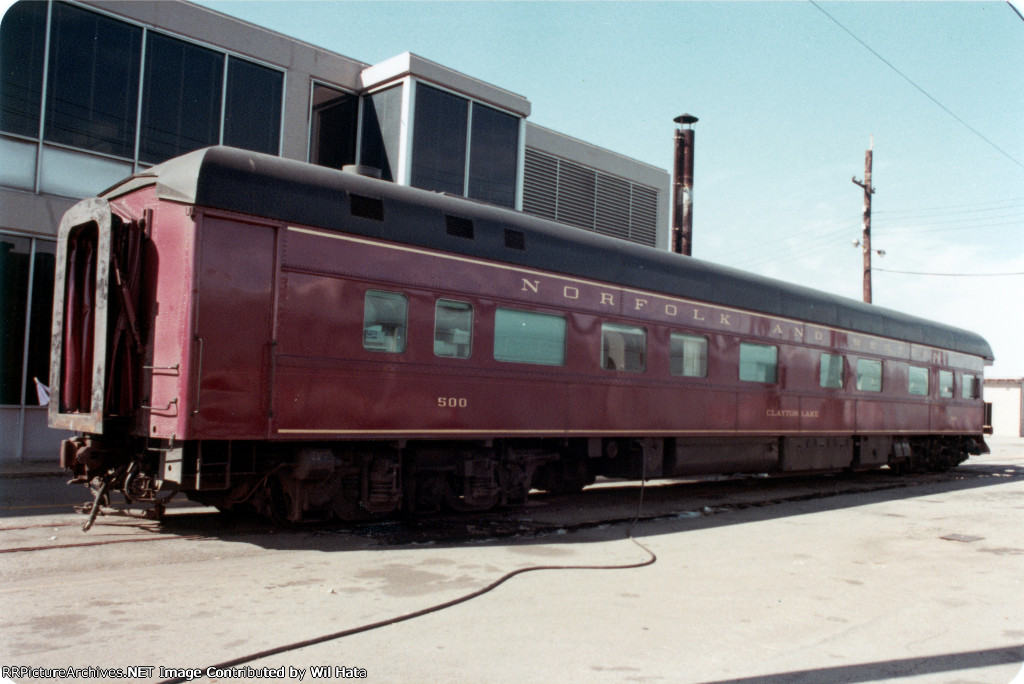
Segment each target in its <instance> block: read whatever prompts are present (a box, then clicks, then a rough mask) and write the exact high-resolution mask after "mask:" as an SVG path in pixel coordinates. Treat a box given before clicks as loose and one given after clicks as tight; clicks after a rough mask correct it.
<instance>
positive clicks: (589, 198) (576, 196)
mask: <svg viewBox="0 0 1024 684" xmlns="http://www.w3.org/2000/svg"><path fill="white" fill-rule="evenodd" d="M596 190H597V173H596V172H595V171H594V170H593V169H588V168H587V167H585V166H583V165H581V164H574V163H573V162H569V161H565V160H564V159H562V160H559V167H558V220H559V221H562V222H563V223H568V224H570V225H573V226H579V227H580V228H586V229H587V230H593V229H594V210H595V208H596V204H597V202H596V199H597V198H596Z"/></svg>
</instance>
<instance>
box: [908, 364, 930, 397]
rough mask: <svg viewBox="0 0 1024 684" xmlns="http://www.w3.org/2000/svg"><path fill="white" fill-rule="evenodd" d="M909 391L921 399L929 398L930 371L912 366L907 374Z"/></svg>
mask: <svg viewBox="0 0 1024 684" xmlns="http://www.w3.org/2000/svg"><path fill="white" fill-rule="evenodd" d="M907 391H908V392H910V394H914V395H917V396H919V397H927V396H928V369H927V368H922V367H920V366H911V367H910V372H909V373H908V374H907Z"/></svg>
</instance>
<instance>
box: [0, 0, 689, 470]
mask: <svg viewBox="0 0 1024 684" xmlns="http://www.w3.org/2000/svg"><path fill="white" fill-rule="evenodd" d="M529 114H530V102H529V101H528V100H527V99H526V98H525V97H523V96H521V95H517V94H515V93H511V92H509V91H507V90H504V89H502V88H500V87H498V86H496V85H492V84H489V83H484V82H482V81H480V80H478V79H474V78H472V77H470V76H467V75H465V74H462V73H459V72H457V71H455V70H453V69H450V68H448V67H445V66H442V65H440V64H437V63H435V62H431V61H430V60H427V59H423V58H421V57H419V56H417V55H414V54H409V53H405V54H402V55H398V56H396V57H394V58H392V59H389V60H386V61H384V62H381V63H379V64H375V65H371V64H366V63H364V62H360V61H358V60H356V59H352V58H349V57H345V56H342V55H339V54H337V53H333V52H330V51H328V50H324V49H321V48H318V47H316V46H313V45H310V44H308V43H304V42H301V41H297V40H295V39H293V38H290V37H288V36H285V35H282V34H280V33H276V32H273V31H270V30H267V29H264V28H261V27H258V26H254V25H252V24H249V23H246V22H243V21H239V20H237V19H233V18H231V17H228V16H226V15H223V14H220V13H218V12H214V11H212V10H209V9H206V8H204V7H200V6H198V5H193V4H191V3H188V2H182V1H179V0H135V1H133V2H103V1H85V2H71V1H58V0H47V1H40V0H32V1H27V2H26V1H22V2H16V3H15V4H13V5H12V6H11V7H10V8H9V9H8V10H7V12H6V13H5V15H4V17H3V21H2V25H0V160H2V162H0V459H2V460H36V459H54V460H55V459H56V456H57V451H56V449H57V445H58V444H59V441H60V440H61V439H62V438H63V435H61V434H60V433H58V432H56V431H51V430H48V429H47V428H46V412H45V410H44V409H42V408H41V407H40V405H39V402H40V397H39V394H38V391H37V382H36V381H37V380H38V381H39V383H41V384H44V385H45V384H46V383H47V382H48V378H47V377H46V375H47V373H48V367H49V359H48V357H49V334H50V333H49V330H50V317H51V308H52V297H53V295H52V286H53V270H54V252H55V246H56V232H57V226H58V224H59V222H60V217H61V216H62V215H63V213H64V212H65V211H66V210H67V209H68V208H70V207H71V206H72V205H73V204H74V203H75V202H76V201H77V200H78V199H80V198H83V197H88V196H92V195H95V194H97V193H98V192H101V191H102V190H103V189H104V188H106V187H108V186H110V185H112V184H113V183H115V182H116V181H118V180H120V179H121V178H123V177H125V176H127V175H129V174H132V173H136V172H138V171H140V170H142V169H145V168H147V167H149V166H151V165H153V164H158V163H160V162H162V161H164V160H166V159H170V158H171V157H174V156H177V155H179V154H183V153H185V152H188V151H191V150H194V149H198V148H201V147H206V146H209V145H219V144H222V145H231V146H235V147H241V148H244V149H250V150H255V151H259V152H266V153H270V154H277V155H281V156H284V157H287V158H290V159H300V160H306V161H309V162H312V163H314V164H320V165H323V166H330V167H334V168H341V167H342V166H345V165H348V164H360V165H364V166H371V167H375V168H377V169H379V170H380V173H381V177H382V178H384V179H386V180H390V181H393V182H395V183H400V184H405V185H411V186H415V187H420V188H424V189H427V190H433V191H438V192H447V193H451V194H453V195H459V196H464V197H469V198H472V199H475V200H479V201H482V202H488V203H491V204H495V205H498V206H503V207H508V208H511V209H515V210H519V211H524V212H528V213H531V214H535V215H538V216H542V217H545V218H549V219H553V220H557V221H561V222H563V223H566V224H568V225H571V226H575V227H577V228H579V229H583V230H591V231H596V232H599V233H603V234H606V235H611V236H614V237H617V238H621V239H624V240H630V241H634V242H639V243H642V244H647V245H652V246H659V247H666V246H667V244H668V216H669V213H668V212H669V210H668V200H669V187H670V186H669V176H668V173H667V172H666V171H664V170H662V169H657V168H654V167H651V166H649V165H646V164H643V163H640V162H638V161H636V160H632V159H630V158H628V157H625V156H623V155H620V154H616V153H613V152H610V151H608V150H604V149H601V148H598V147H595V146H593V145H589V144H587V143H585V142H583V141H581V140H578V139H575V138H572V137H570V136H567V135H563V134H561V133H558V132H555V131H551V130H548V129H545V128H542V127H539V126H535V125H533V124H531V123H530V122H529V121H528V117H529ZM668 144H669V143H668V142H666V145H668Z"/></svg>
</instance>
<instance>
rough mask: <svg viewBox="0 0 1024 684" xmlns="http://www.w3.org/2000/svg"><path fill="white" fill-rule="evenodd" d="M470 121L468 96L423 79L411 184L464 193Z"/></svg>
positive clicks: (420, 85)
mask: <svg viewBox="0 0 1024 684" xmlns="http://www.w3.org/2000/svg"><path fill="white" fill-rule="evenodd" d="M468 121H469V101H468V100H465V99H463V98H461V97H458V96H456V95H452V94H450V93H445V92H442V91H440V90H438V89H436V88H431V87H430V86H425V85H423V84H422V83H421V84H418V85H417V86H416V118H415V123H414V124H413V133H412V135H413V143H412V181H411V185H413V186H415V187H417V188H423V189H425V190H434V191H436V192H450V193H452V194H453V195H462V194H464V192H465V189H464V186H465V179H466V126H467V124H468Z"/></svg>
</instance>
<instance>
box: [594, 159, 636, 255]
mask: <svg viewBox="0 0 1024 684" xmlns="http://www.w3.org/2000/svg"><path fill="white" fill-rule="evenodd" d="M629 186H630V183H629V181H626V180H623V179H622V178H616V177H615V176H608V175H606V174H603V173H602V174H598V176H597V216H596V221H595V224H596V228H597V232H598V233H601V234H602V235H611V236H612V237H617V238H621V239H623V240H628V239H629V212H630V201H629V190H630V188H629Z"/></svg>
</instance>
